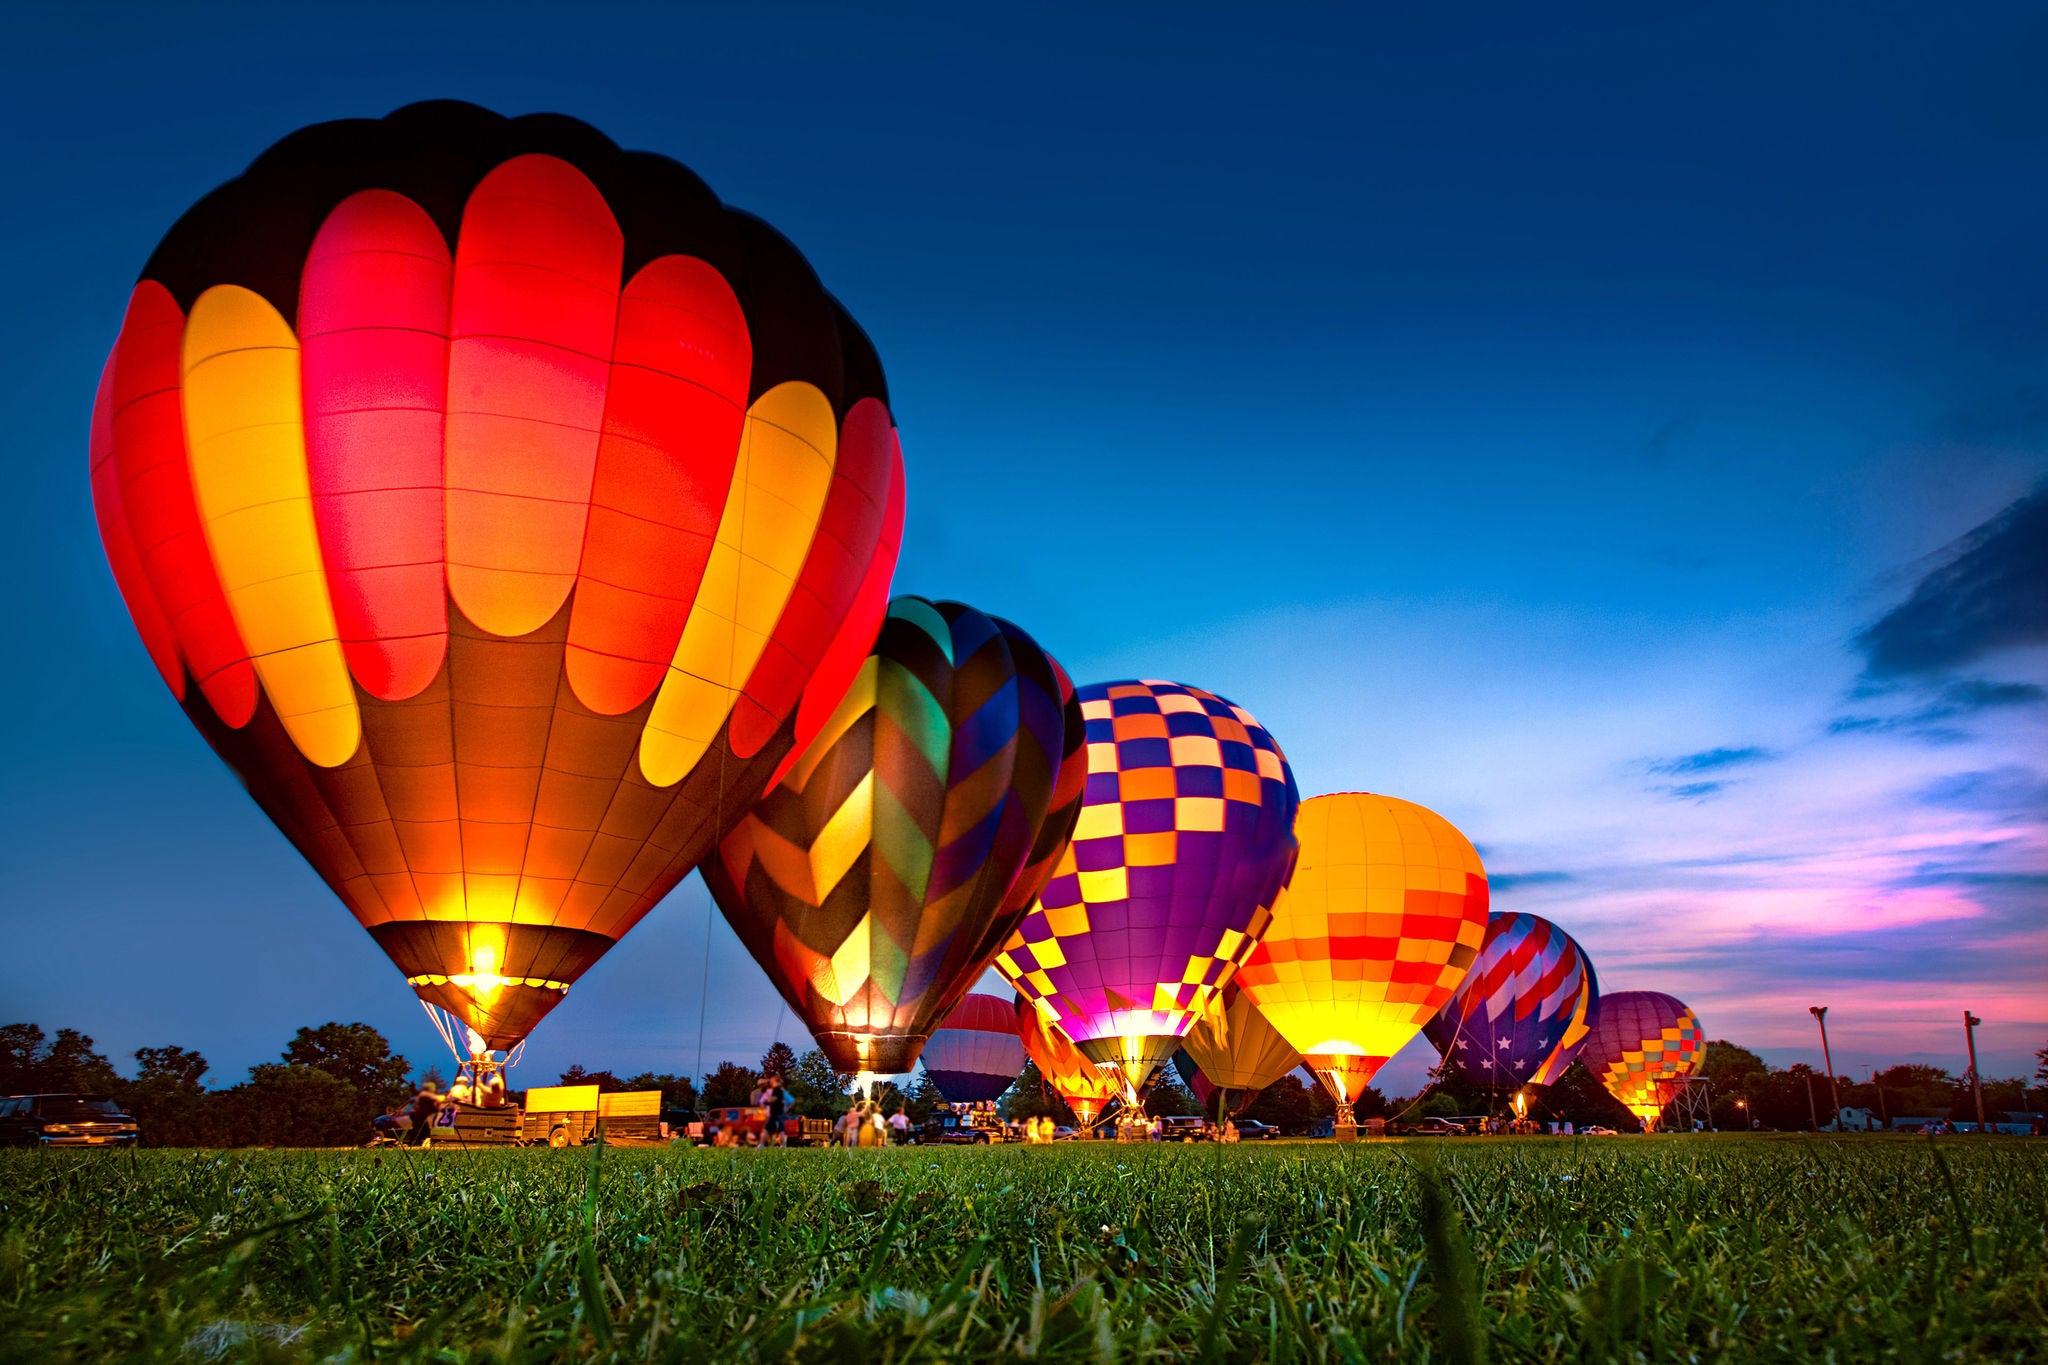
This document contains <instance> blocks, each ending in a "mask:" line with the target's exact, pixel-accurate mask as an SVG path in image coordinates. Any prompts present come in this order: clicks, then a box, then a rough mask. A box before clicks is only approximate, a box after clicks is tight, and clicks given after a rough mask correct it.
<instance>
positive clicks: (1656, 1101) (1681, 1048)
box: [1579, 991, 1707, 1129]
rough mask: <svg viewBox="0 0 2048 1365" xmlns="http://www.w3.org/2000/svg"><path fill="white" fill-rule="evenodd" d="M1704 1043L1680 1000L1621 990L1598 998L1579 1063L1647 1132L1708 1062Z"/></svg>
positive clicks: (1653, 993) (1650, 993)
mask: <svg viewBox="0 0 2048 1365" xmlns="http://www.w3.org/2000/svg"><path fill="white" fill-rule="evenodd" d="M1706 1039H1707V1035H1706V1033H1705V1032H1704V1031H1703V1030H1702V1029H1701V1028H1700V1021H1699V1019H1698V1018H1697V1017H1696V1016H1695V1015H1694V1014H1693V1012H1692V1010H1691V1009H1690V1008H1688V1007H1687V1006H1686V1005H1685V1003H1684V1002H1683V1001H1680V1000H1678V999H1676V998H1674V997H1672V996H1669V995H1665V994H1663V993H1661V992H1659V991H1619V992H1617V993H1615V994H1613V995H1604V996H1602V997H1600V1005H1599V1008H1598V1009H1597V1010H1596V1011H1595V1012H1594V1015H1593V1027H1592V1031H1591V1032H1590V1033H1588V1034H1587V1036H1586V1043H1585V1046H1584V1047H1583V1048H1582V1049H1581V1050H1580V1052H1579V1061H1580V1062H1581V1063H1583V1064H1584V1066H1585V1068H1586V1070H1588V1071H1590V1072H1591V1073H1593V1077H1594V1079H1596V1080H1598V1081H1599V1082H1600V1084H1602V1085H1604V1086H1606V1087H1607V1093H1608V1094H1610V1095H1612V1096H1614V1098H1616V1099H1617V1100H1620V1101H1621V1102H1622V1104H1623V1105H1624V1106H1626V1107H1627V1109H1628V1111H1629V1112H1630V1113H1631V1114H1634V1115H1635V1116H1636V1117H1637V1118H1639V1119H1641V1120H1642V1121H1643V1127H1644V1128H1646V1129H1647V1128H1652V1127H1655V1126H1656V1122H1657V1116H1658V1115H1659V1114H1661V1113H1663V1111H1664V1106H1665V1105H1667V1104H1669V1103H1671V1101H1672V1100H1673V1099H1675V1098H1676V1097H1677V1095H1678V1092H1679V1091H1680V1090H1682V1089H1683V1088H1684V1087H1685V1082H1686V1078H1687V1077H1689V1076H1691V1075H1692V1074H1693V1073H1694V1072H1695V1071H1698V1070H1699V1068H1700V1064H1701V1063H1702V1062H1704V1061H1705V1060H1706V1056H1707V1041H1706Z"/></svg>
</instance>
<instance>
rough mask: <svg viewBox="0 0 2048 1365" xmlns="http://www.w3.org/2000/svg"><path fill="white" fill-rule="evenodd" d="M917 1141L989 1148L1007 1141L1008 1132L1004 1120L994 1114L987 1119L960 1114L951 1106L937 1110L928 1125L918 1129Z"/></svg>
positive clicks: (929, 1119) (969, 1114)
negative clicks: (992, 1144)
mask: <svg viewBox="0 0 2048 1365" xmlns="http://www.w3.org/2000/svg"><path fill="white" fill-rule="evenodd" d="M977 1120H981V1121H977ZM991 1125H996V1126H991ZM917 1140H918V1141H919V1142H922V1143H934V1144H940V1145H943V1144H948V1143H952V1144H958V1145H961V1146H972V1147H986V1146H987V1145H988V1144H989V1143H991V1142H1004V1141H1007V1140H1008V1134H1007V1133H1005V1132H1004V1130H1003V1129H1002V1127H1001V1126H1000V1121H999V1120H996V1118H995V1116H994V1115H993V1114H991V1115H988V1116H987V1118H986V1119H985V1120H983V1119H982V1116H981V1115H978V1114H973V1113H966V1114H960V1113H955V1112H954V1111H952V1110H950V1109H935V1110H933V1111H932V1114H931V1116H930V1117H929V1118H927V1119H926V1120H925V1121H924V1127H923V1128H921V1129H919V1130H918V1134H917Z"/></svg>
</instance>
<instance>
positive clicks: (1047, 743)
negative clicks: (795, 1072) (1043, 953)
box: [704, 597, 1087, 1072]
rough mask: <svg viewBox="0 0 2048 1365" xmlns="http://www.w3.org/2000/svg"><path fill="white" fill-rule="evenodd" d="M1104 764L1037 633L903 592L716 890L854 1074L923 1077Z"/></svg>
mask: <svg viewBox="0 0 2048 1365" xmlns="http://www.w3.org/2000/svg"><path fill="white" fill-rule="evenodd" d="M1086 763H1087V757H1086V755H1085V754H1084V753H1083V752H1082V745H1081V712H1080V708H1079V706H1078V705H1077V704H1076V703H1075V700H1074V691H1073V685H1072V684H1071V683H1069V682H1068V681H1067V677H1066V674H1064V673H1063V672H1061V671H1060V667H1059V665H1058V664H1057V663H1055V662H1054V661H1053V659H1052V657H1051V656H1050V655H1048V654H1046V653H1045V651H1043V650H1041V649H1040V648H1039V647H1038V646H1037V644H1036V643H1034V642H1033V641H1032V639H1031V637H1030V636H1029V635H1026V634H1025V633H1024V632H1023V631H1021V630H1019V629H1018V628H1017V627H1015V626H1013V625H1011V624H1010V623H1009V622H1007V621H1004V620H1001V619H999V618H997V617H993V616H984V615H982V614H981V613H980V612H978V611H976V610H974V608H972V607H967V606H962V605H961V604H960V603H958V602H938V603H933V602H927V601H925V600H924V599H923V598H920V597H900V598H898V599H896V600H895V601H894V602H892V603H891V604H890V605H889V613H888V616H887V619H885V620H884V621H883V623H882V630H881V634H880V637H879V638H878V639H876V640H875V642H874V649H873V652H872V653H871V654H870V655H869V656H868V658H867V659H866V660H865V662H863V663H862V665H861V667H860V670H859V672H858V673H857V674H856V676H855V678H854V681H853V685H852V686H851V688H849V689H848V691H847V693H846V696H845V699H844V700H843V701H842V702H841V703H840V704H839V707H838V709H837V710H836V711H834V712H833V713H832V716H831V718H830V720H828V721H827V722H826V724H825V726H824V728H823V729H822V730H820V731H819V733H818V736H817V738H816V740H814V741H813V742H812V744H811V746H810V748H809V749H807V750H806V751H805V752H804V754H803V756H802V757H801V758H799V759H798V760H797V762H796V763H795V765H794V766H792V767H791V768H790V769H789V772H788V774H787V775H786V776H785V777H784V778H783V779H782V781H781V782H780V783H778V784H777V785H776V787H775V789H774V790H772V791H770V792H769V793H768V795H767V796H765V797H764V798H762V800H761V802H760V803H759V804H758V805H757V806H755V808H754V809H753V811H752V812H751V813H750V814H749V815H748V816H747V817H746V818H745V819H744V820H743V821H741V822H740V824H739V825H738V826H737V827H735V828H734V830H733V832H732V833H731V834H730V835H728V836H727V837H726V839H725V841H724V843H723V844H721V845H720V847H719V851H718V856H717V857H716V858H713V859H710V860H708V861H707V862H706V863H705V865H704V879H705V882H706V883H707V884H708V885H709V886H710V888H711V894H712V895H713V896H714V897H715V898H716V899H717V901H718V906H719V908H720V909H721V910H723V911H724V912H725V917H726V919H727V920H728V921H729V922H730V923H731V924H732V927H733V929H734V931H735V932H736V933H738V935H739V937H740V941H741V942H742V943H744V944H746V945H747V950H748V951H749V952H751V953H752V954H753V955H754V960H755V961H757V962H759V963H760V964H761V966H762V968H763V969H764V970H766V971H767V972H768V974H769V976H770V977H771V978H772V979H773V980H774V982H775V985H776V988H777V989H778V990H780V991H781V992H782V996H783V998H784V999H785V1000H787V1001H788V1002H789V1006H790V1008H791V1009H793V1010H794V1011H796V1014H797V1017H798V1018H800V1019H802V1020H803V1021H804V1023H805V1025H806V1026H808V1027H809V1028H810V1030H811V1034H812V1036H813V1037H814V1038H816V1039H817V1041H818V1046H819V1047H821V1048H823V1049H824V1050H825V1053H826V1055H827V1056H829V1057H830V1058H831V1059H832V1063H833V1065H834V1066H835V1067H837V1068H838V1069H839V1070H841V1071H858V1072H903V1071H908V1070H910V1068H911V1067H912V1066H913V1065H914V1064H915V1063H916V1061H917V1057H918V1051H919V1049H920V1048H922V1047H923V1046H924V1041H925V1039H926V1038H928V1037H929V1036H930V1035H931V1032H932V1030H933V1029H934V1028H935V1027H937V1026H938V1023H939V1021H940V1020H941V1019H943V1018H944V1017H945V1015H946V1012H947V1011H948V1010H949V1009H951V1008H952V1007H953V1003H954V1002H955V1001H956V1000H958V999H959V998H960V997H961V996H962V995H963V994H965V993H966V991H967V989H968V988H969V987H970V986H972V985H973V984H974V982H975V980H976V979H977V978H978V977H980V975H981V974H982V972H984V971H985V970H987V968H988V964H989V959H990V958H991V957H992V956H994V954H995V952H996V950H997V949H998V948H999V947H1000V946H1001V945H1002V942H1003V940H1004V939H1005V938H1007V937H1008V936H1009V934H1010V932H1011V931H1012V930H1013V929H1015V928H1016V927H1017V923H1018V921H1019V920H1020V919H1021V918H1022V917H1023V915H1024V912H1025V910H1026V908H1027V907H1029V906H1030V904H1031V901H1032V898H1033V897H1034V896H1036V895H1037V894H1038V889H1039V887H1041V886H1042V885H1044V883H1045V879H1046V876H1047V875H1048V874H1049V873H1050V872H1051V871H1052V867H1053V860H1054V858H1055V857H1056V856H1057V854H1058V853H1059V850H1060V849H1061V848H1062V847H1064V846H1065V844H1066V841H1067V835H1068V833H1069V831H1071V830H1072V829H1073V827H1074V818H1075V814H1076V812H1077V811H1078V809H1079V806H1080V797H1081V783H1082V778H1083V774H1084V772H1085V764H1086Z"/></svg>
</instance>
